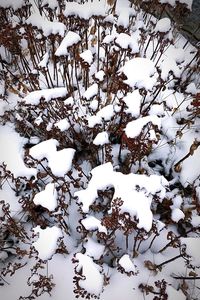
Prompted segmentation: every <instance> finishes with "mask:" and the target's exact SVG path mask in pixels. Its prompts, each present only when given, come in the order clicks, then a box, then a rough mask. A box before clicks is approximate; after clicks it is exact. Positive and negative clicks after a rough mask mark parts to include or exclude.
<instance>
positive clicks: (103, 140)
mask: <svg viewBox="0 0 200 300" xmlns="http://www.w3.org/2000/svg"><path fill="white" fill-rule="evenodd" d="M108 143H109V139H108V133H107V132H106V131H103V132H100V133H98V134H97V136H96V137H95V139H94V141H93V144H95V145H97V146H99V145H100V146H103V145H105V144H108Z"/></svg>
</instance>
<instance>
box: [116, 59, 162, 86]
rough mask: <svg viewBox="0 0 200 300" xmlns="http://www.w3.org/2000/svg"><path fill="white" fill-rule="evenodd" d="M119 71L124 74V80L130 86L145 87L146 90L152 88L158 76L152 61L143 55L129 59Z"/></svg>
mask: <svg viewBox="0 0 200 300" xmlns="http://www.w3.org/2000/svg"><path fill="white" fill-rule="evenodd" d="M141 66H142V67H141ZM120 72H123V73H124V74H125V75H126V77H127V79H126V80H125V81H124V82H125V83H126V84H128V85H129V86H130V87H137V88H145V89H146V90H152V88H153V86H154V85H155V84H156V81H157V76H158V74H157V72H156V69H155V67H154V62H153V61H151V60H150V59H148V58H143V57H136V58H133V59H130V60H129V61H127V62H126V63H125V65H124V66H123V67H122V68H121V69H120Z"/></svg>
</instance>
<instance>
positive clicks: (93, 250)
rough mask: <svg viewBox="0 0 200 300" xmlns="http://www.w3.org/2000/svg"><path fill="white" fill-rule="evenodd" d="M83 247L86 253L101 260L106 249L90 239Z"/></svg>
mask: <svg viewBox="0 0 200 300" xmlns="http://www.w3.org/2000/svg"><path fill="white" fill-rule="evenodd" d="M83 247H84V248H85V253H86V254H87V255H88V256H90V257H92V258H94V259H99V258H100V257H101V256H102V255H103V252H104V249H105V246H104V245H101V244H99V243H97V242H95V241H94V240H93V239H92V238H90V237H89V238H87V239H86V241H85V243H84V244H83Z"/></svg>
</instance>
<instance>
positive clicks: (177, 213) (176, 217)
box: [171, 208, 185, 223]
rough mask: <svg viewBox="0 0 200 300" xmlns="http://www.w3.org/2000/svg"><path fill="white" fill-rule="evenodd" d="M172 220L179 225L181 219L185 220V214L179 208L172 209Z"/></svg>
mask: <svg viewBox="0 0 200 300" xmlns="http://www.w3.org/2000/svg"><path fill="white" fill-rule="evenodd" d="M171 217H172V220H173V221H174V222H176V223H178V222H179V221H180V220H181V219H184V217H185V214H184V213H183V212H182V210H180V209H179V208H174V209H172V216H171Z"/></svg>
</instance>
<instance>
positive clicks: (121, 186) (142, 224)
mask: <svg viewBox="0 0 200 300" xmlns="http://www.w3.org/2000/svg"><path fill="white" fill-rule="evenodd" d="M91 174H92V178H91V180H90V182H89V184H88V187H87V188H86V189H85V190H81V191H77V192H75V194H74V195H75V196H77V197H78V201H79V203H81V204H82V211H83V212H84V213H89V207H90V205H91V204H92V203H93V202H94V201H95V199H96V198H97V197H98V195H97V191H98V190H105V189H106V188H107V187H110V186H113V187H114V189H115V192H114V195H113V200H114V199H116V198H120V199H122V200H123V204H122V206H121V207H120V209H121V212H122V213H123V212H128V213H129V214H130V216H131V217H134V216H136V217H137V218H138V219H139V222H138V224H137V226H138V228H144V229H145V230H146V231H149V230H150V229H151V226H152V220H153V216H152V212H151V209H150V206H151V201H152V195H154V194H159V196H160V198H161V199H162V198H163V197H164V196H165V186H167V181H166V179H165V178H164V177H163V176H158V175H151V176H146V175H137V174H132V173H130V174H128V175H125V174H122V173H120V172H115V171H113V166H112V164H111V163H106V164H103V165H100V166H98V167H96V168H94V169H93V170H92V171H91ZM137 186H139V187H140V190H139V191H138V190H137ZM113 200H112V202H111V211H112V207H113V205H114V204H113V203H114V202H113ZM92 220H94V219H92ZM82 222H83V221H82Z"/></svg>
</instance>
